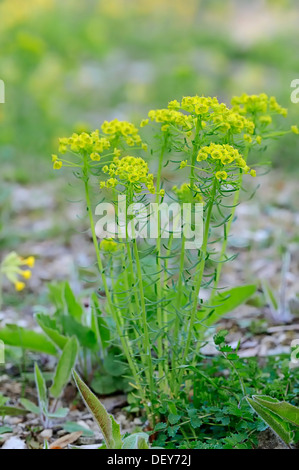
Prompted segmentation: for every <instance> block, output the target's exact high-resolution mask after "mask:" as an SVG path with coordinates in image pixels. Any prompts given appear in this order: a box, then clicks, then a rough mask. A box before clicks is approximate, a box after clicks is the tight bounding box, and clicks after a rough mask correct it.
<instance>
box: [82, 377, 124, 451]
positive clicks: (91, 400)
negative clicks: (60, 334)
mask: <svg viewBox="0 0 299 470" xmlns="http://www.w3.org/2000/svg"><path fill="white" fill-rule="evenodd" d="M73 377H74V380H75V383H76V385H77V387H78V390H79V392H80V394H81V396H82V398H83V400H84V402H85V404H86V406H87V407H88V408H89V410H90V412H91V413H92V414H93V416H94V418H95V420H96V422H97V423H98V425H99V427H100V429H101V431H102V434H103V436H104V440H105V443H106V446H107V448H108V449H117V447H116V443H115V441H114V438H113V434H116V431H115V430H114V431H113V427H115V424H113V421H112V420H111V415H109V414H108V413H107V411H106V409H105V407H104V406H103V405H102V403H101V402H100V400H98V398H97V397H96V396H95V395H94V394H93V393H92V391H91V390H90V389H89V388H88V387H87V385H86V384H85V383H84V382H83V380H82V379H81V378H80V377H79V375H78V374H77V372H76V371H75V370H73Z"/></svg>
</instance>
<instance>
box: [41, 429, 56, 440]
mask: <svg viewBox="0 0 299 470" xmlns="http://www.w3.org/2000/svg"><path fill="white" fill-rule="evenodd" d="M52 436H53V430H52V429H44V430H43V431H42V432H41V433H40V434H39V435H38V440H39V441H40V442H43V441H49V440H50V439H51V437H52Z"/></svg>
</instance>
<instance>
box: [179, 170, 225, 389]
mask: <svg viewBox="0 0 299 470" xmlns="http://www.w3.org/2000/svg"><path fill="white" fill-rule="evenodd" d="M216 184H217V179H216V178H214V182H213V188H212V193H211V198H210V201H209V203H208V211H207V217H206V221H205V230H204V236H203V244H202V249H201V260H200V263H199V269H198V272H197V276H196V281H195V288H194V294H193V295H194V297H193V306H192V310H191V315H190V321H189V323H188V334H187V341H186V345H185V350H184V353H183V358H182V365H184V364H185V362H186V358H187V356H188V352H189V349H190V346H191V340H192V335H193V328H194V324H195V320H196V314H197V305H198V296H199V292H200V287H201V283H202V278H203V273H204V268H205V261H206V254H207V246H208V239H209V228H210V222H211V215H212V209H213V204H214V199H215V195H216ZM182 374H183V369H181V371H180V373H179V379H178V386H179V385H180V383H181V379H182Z"/></svg>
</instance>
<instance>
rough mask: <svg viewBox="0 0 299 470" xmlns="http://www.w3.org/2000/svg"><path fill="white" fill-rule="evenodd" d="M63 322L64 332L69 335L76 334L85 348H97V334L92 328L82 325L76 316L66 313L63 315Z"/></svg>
mask: <svg viewBox="0 0 299 470" xmlns="http://www.w3.org/2000/svg"><path fill="white" fill-rule="evenodd" d="M61 323H62V326H63V330H64V332H65V333H66V334H67V335H69V336H73V335H74V336H76V337H77V338H78V341H79V343H80V345H81V346H83V347H84V348H88V349H95V348H97V347H98V344H97V338H96V335H95V334H94V332H93V331H92V330H91V329H90V328H87V327H86V326H83V325H81V323H78V322H77V321H76V320H75V319H74V318H72V317H69V316H66V315H63V316H61Z"/></svg>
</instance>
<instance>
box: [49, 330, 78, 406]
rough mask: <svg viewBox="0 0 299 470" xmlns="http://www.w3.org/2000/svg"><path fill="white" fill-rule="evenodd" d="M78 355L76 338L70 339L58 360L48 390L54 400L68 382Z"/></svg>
mask: <svg viewBox="0 0 299 470" xmlns="http://www.w3.org/2000/svg"><path fill="white" fill-rule="evenodd" d="M77 354H78V343H77V340H76V338H74V337H73V338H70V339H69V340H68V341H67V343H66V345H65V346H64V348H63V351H62V354H61V356H60V358H59V361H58V364H57V367H56V371H55V375H54V378H53V385H52V387H51V388H50V393H51V395H52V396H53V397H54V398H59V397H60V395H61V393H62V390H63V388H64V387H65V385H66V384H67V382H68V381H69V378H70V376H71V373H72V369H73V368H74V366H75V363H76V360H77Z"/></svg>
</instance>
